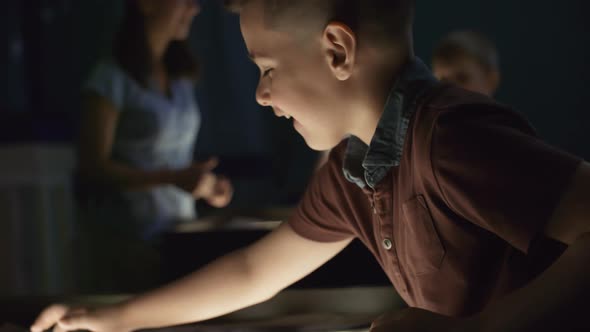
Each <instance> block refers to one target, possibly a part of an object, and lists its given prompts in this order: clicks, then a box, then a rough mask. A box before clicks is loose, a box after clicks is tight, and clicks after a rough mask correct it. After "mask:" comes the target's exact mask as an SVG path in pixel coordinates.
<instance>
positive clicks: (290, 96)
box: [240, 1, 352, 150]
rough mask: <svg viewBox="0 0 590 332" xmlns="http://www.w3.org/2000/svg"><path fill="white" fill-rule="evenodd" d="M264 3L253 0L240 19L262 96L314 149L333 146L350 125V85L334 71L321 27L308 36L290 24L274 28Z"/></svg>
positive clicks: (258, 95)
mask: <svg viewBox="0 0 590 332" xmlns="http://www.w3.org/2000/svg"><path fill="white" fill-rule="evenodd" d="M262 2H263V1H252V2H250V3H249V4H248V5H247V6H246V7H245V8H244V9H243V11H242V12H241V22H240V24H241V29H242V34H243V36H244V40H245V42H246V46H247V48H248V51H249V53H250V57H251V58H252V60H253V61H254V62H255V63H256V65H257V66H258V67H259V69H260V73H261V76H260V81H259V84H258V88H257V90H256V100H257V101H258V103H259V104H261V105H263V106H269V107H272V109H273V110H274V113H275V114H276V115H277V116H279V117H286V118H287V119H289V118H290V119H292V121H293V126H294V128H295V130H297V132H299V134H301V135H302V136H303V138H304V139H305V141H306V143H307V145H308V146H310V147H311V148H312V149H315V150H328V149H331V148H333V147H334V146H336V145H337V144H338V143H339V142H340V141H341V140H342V139H343V138H344V136H346V135H347V132H348V131H349V129H350V123H348V122H350V120H349V119H350V116H348V115H350V114H351V113H349V112H350V111H349V110H350V109H351V108H352V107H351V103H350V102H349V101H350V98H351V97H350V96H349V95H350V93H348V87H347V86H348V85H347V84H346V83H345V82H343V81H342V80H339V79H337V78H336V77H335V75H334V73H333V71H332V70H331V68H330V65H329V61H330V59H329V56H328V53H329V52H326V50H325V47H324V46H323V45H324V44H323V42H322V36H323V34H322V32H321V31H319V32H318V33H317V36H310V37H309V38H306V40H304V41H302V40H301V39H300V37H298V36H293V35H291V34H289V32H285V31H284V30H285V29H273V28H272V27H269V26H268V24H265V17H264V14H262V13H263V12H264V11H263V8H262V6H263V4H262Z"/></svg>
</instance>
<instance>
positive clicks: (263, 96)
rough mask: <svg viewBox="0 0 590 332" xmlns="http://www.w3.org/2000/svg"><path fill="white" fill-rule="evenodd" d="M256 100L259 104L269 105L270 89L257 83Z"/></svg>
mask: <svg viewBox="0 0 590 332" xmlns="http://www.w3.org/2000/svg"><path fill="white" fill-rule="evenodd" d="M256 101H257V102H258V104H260V105H261V106H271V105H272V103H271V99H270V90H269V89H268V88H267V87H265V86H264V85H263V84H258V88H256Z"/></svg>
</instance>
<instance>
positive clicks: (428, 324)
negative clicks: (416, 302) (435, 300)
mask: <svg viewBox="0 0 590 332" xmlns="http://www.w3.org/2000/svg"><path fill="white" fill-rule="evenodd" d="M462 323H464V322H463V320H461V319H458V318H452V317H447V316H442V315H439V314H435V313H433V312H430V311H426V310H422V309H415V308H410V309H405V310H402V311H397V312H394V313H389V314H385V315H383V316H381V317H379V318H377V319H376V320H375V321H374V322H373V325H371V329H370V332H432V331H437V332H445V331H462V332H463V331H469V330H468V329H463V328H462V327H461V328H459V325H463V324H462Z"/></svg>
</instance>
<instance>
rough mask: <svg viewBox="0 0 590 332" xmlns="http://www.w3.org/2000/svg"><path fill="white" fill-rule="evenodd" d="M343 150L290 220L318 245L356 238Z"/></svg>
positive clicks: (335, 154)
mask: <svg viewBox="0 0 590 332" xmlns="http://www.w3.org/2000/svg"><path fill="white" fill-rule="evenodd" d="M342 156H343V149H342V148H341V146H339V147H337V148H335V149H334V150H333V151H332V152H331V153H330V158H329V160H328V162H327V163H326V165H324V166H323V167H322V168H321V169H320V170H319V171H318V172H317V173H316V175H315V176H314V178H313V179H312V181H311V182H310V184H309V186H308V187H307V190H306V192H305V194H304V195H303V199H302V200H301V202H300V203H299V206H298V207H297V209H296V210H295V213H294V214H293V216H292V217H291V218H290V219H289V225H290V226H291V228H292V229H293V230H294V231H295V232H296V233H297V234H299V235H301V236H302V237H304V238H306V239H309V240H312V241H317V242H338V241H343V240H346V239H350V238H353V237H355V234H354V232H353V231H352V229H353V227H352V226H351V224H350V220H349V218H351V217H352V216H347V213H349V212H347V211H346V209H347V207H350V206H351V204H346V202H347V200H348V198H347V196H348V195H346V190H348V189H347V188H345V187H346V185H347V184H348V185H352V184H350V183H344V181H346V180H345V179H344V175H343V173H342V158H343V157H342Z"/></svg>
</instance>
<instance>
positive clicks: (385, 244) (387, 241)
mask: <svg viewBox="0 0 590 332" xmlns="http://www.w3.org/2000/svg"><path fill="white" fill-rule="evenodd" d="M382 244H383V248H384V249H385V250H391V248H393V242H391V240H390V239H385V240H383V243H382Z"/></svg>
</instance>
